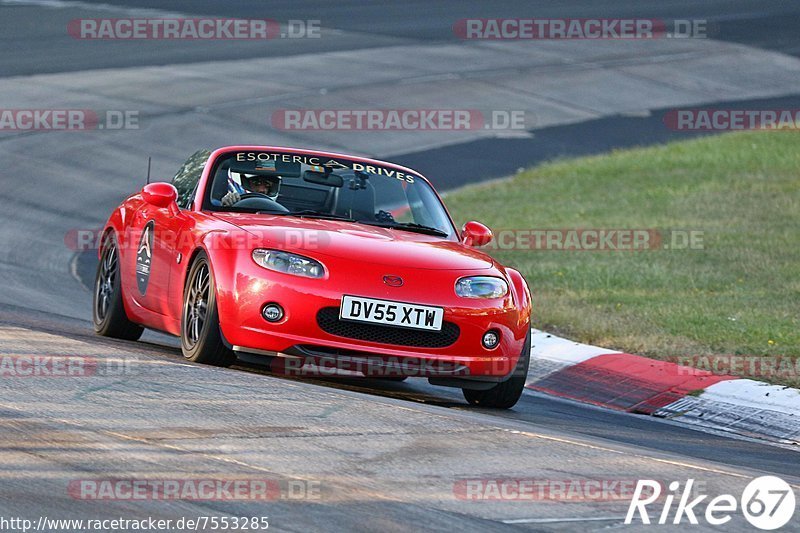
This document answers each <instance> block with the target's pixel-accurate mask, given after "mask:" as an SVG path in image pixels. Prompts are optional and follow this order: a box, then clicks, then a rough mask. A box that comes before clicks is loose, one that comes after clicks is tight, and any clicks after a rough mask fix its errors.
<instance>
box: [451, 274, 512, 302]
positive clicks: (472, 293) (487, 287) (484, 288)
mask: <svg viewBox="0 0 800 533" xmlns="http://www.w3.org/2000/svg"><path fill="white" fill-rule="evenodd" d="M456 294H457V295H459V296H461V297H462V298H501V297H503V296H505V295H506V294H508V283H506V282H505V281H503V280H502V279H500V278H494V277H490V276H470V277H468V278H461V279H459V280H458V281H457V282H456Z"/></svg>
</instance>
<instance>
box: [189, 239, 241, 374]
mask: <svg viewBox="0 0 800 533" xmlns="http://www.w3.org/2000/svg"><path fill="white" fill-rule="evenodd" d="M181 352H183V356H184V357H185V358H186V359H188V360H189V361H193V362H195V363H203V364H207V365H214V366H230V365H232V364H233V363H234V362H235V361H236V354H235V353H234V352H233V351H232V350H231V349H229V348H228V347H227V346H226V345H225V342H224V341H223V339H222V332H221V331H220V329H219V312H218V310H217V299H216V286H215V284H214V276H213V275H212V274H211V265H210V263H209V261H208V256H207V255H206V254H205V252H200V253H199V254H198V255H197V257H196V258H195V260H194V262H193V263H192V267H191V268H190V269H189V275H188V276H187V278H186V287H184V290H183V309H182V311H181Z"/></svg>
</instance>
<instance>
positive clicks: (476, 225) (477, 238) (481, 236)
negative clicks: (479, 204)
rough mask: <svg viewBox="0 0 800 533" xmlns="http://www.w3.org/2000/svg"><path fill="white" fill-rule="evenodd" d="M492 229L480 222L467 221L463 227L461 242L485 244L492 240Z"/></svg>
mask: <svg viewBox="0 0 800 533" xmlns="http://www.w3.org/2000/svg"><path fill="white" fill-rule="evenodd" d="M493 238H494V235H492V230H490V229H489V228H487V227H486V226H484V225H483V224H481V223H480V222H475V221H472V222H467V223H466V224H464V227H463V228H461V242H462V243H463V244H464V245H466V246H483V245H485V244H489V243H490V242H492V239H493Z"/></svg>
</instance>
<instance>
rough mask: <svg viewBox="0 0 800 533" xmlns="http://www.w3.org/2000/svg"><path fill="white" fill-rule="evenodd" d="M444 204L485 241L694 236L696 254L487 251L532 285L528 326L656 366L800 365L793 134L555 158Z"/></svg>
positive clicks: (799, 221) (799, 172)
mask: <svg viewBox="0 0 800 533" xmlns="http://www.w3.org/2000/svg"><path fill="white" fill-rule="evenodd" d="M446 203H447V205H448V207H449V209H450V210H451V212H452V214H453V216H454V218H455V219H456V222H458V223H459V224H461V223H463V222H465V221H467V220H479V221H481V222H484V223H485V224H487V225H489V226H490V227H491V228H492V229H493V230H495V232H497V231H498V230H501V229H552V228H636V229H639V228H658V229H669V228H674V229H675V228H677V229H690V230H701V231H703V232H704V233H703V241H704V242H703V245H704V246H703V249H696V250H663V249H662V250H649V251H638V252H631V251H624V252H623V251H596V252H589V251H547V250H539V251H531V250H498V249H490V250H488V251H489V252H490V253H491V254H492V255H494V256H495V257H497V259H499V260H500V261H501V262H503V263H504V264H506V265H509V266H513V267H515V268H518V269H519V270H520V271H521V272H522V273H523V274H524V276H525V277H526V279H527V280H528V284H529V285H530V287H531V291H532V293H533V300H534V327H537V328H541V329H546V330H549V331H553V332H555V333H558V334H561V335H565V336H567V337H569V338H572V339H575V340H577V341H581V342H586V343H591V344H597V345H600V346H605V347H609V348H613V349H619V350H623V351H627V352H630V353H636V354H641V355H647V356H651V357H656V358H660V359H664V358H673V357H678V356H696V355H717V354H725V355H734V354H736V355H755V356H765V355H772V356H781V357H793V358H796V357H798V352H800V349H799V348H800V135H798V134H797V133H795V132H787V131H776V132H747V133H734V134H726V135H720V136H714V137H706V138H702V139H698V140H692V141H687V142H676V143H671V144H667V145H662V146H655V147H648V148H638V149H633V150H623V151H615V152H612V153H610V154H607V155H600V156H593V157H585V158H579V159H572V160H564V161H556V162H553V163H548V164H545V165H541V166H538V167H535V168H533V169H529V170H526V171H524V172H521V173H520V174H518V175H517V176H515V177H514V178H513V179H510V180H502V181H498V182H494V183H491V182H490V183H486V184H481V185H475V186H469V187H465V188H463V189H459V190H458V191H454V192H453V193H451V194H449V195H447V198H446ZM490 246H491V245H490ZM772 381H774V382H783V383H788V384H793V385H796V384H797V383H798V381H800V380H798V379H797V376H794V377H792V376H786V377H785V379H781V378H778V379H776V378H772Z"/></svg>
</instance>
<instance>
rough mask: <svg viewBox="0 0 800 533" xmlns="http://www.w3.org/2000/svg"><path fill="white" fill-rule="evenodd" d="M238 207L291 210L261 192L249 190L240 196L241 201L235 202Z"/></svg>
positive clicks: (277, 210)
mask: <svg viewBox="0 0 800 533" xmlns="http://www.w3.org/2000/svg"><path fill="white" fill-rule="evenodd" d="M233 205H235V206H236V207H249V208H251V209H259V210H263V211H275V212H277V213H288V212H289V210H288V209H287V208H286V207H284V206H282V205H281V204H279V203H278V202H276V201H275V200H273V199H272V198H270V197H269V196H267V195H266V194H263V193H260V192H247V193H244V194H242V195H240V196H239V201H238V202H236V203H235V204H233Z"/></svg>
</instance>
